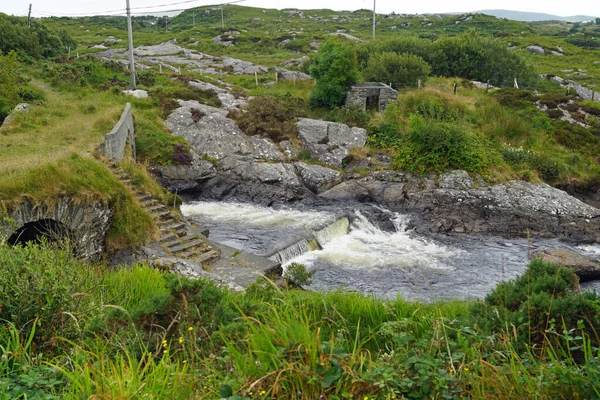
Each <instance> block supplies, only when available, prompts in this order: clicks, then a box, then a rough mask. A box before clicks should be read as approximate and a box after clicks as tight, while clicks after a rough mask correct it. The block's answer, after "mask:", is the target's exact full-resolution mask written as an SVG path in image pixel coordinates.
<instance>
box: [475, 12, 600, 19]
mask: <svg viewBox="0 0 600 400" xmlns="http://www.w3.org/2000/svg"><path fill="white" fill-rule="evenodd" d="M477 12H478V13H481V14H487V15H492V16H494V17H497V18H506V19H512V20H514V21H525V22H534V21H568V22H582V21H593V20H594V19H596V17H590V16H588V15H574V16H572V17H559V16H558V15H552V14H544V13H534V12H525V11H511V10H480V11H477Z"/></svg>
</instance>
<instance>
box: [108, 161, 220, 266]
mask: <svg viewBox="0 0 600 400" xmlns="http://www.w3.org/2000/svg"><path fill="white" fill-rule="evenodd" d="M109 168H110V170H111V171H112V173H113V174H114V175H115V176H116V177H117V178H118V179H119V181H121V182H122V183H123V184H124V185H125V186H126V187H127V188H128V189H129V190H130V191H131V192H132V193H133V194H134V196H135V198H136V200H137V201H138V202H139V203H140V206H141V207H142V208H143V209H144V210H145V211H147V212H148V213H149V214H150V215H151V216H152V218H153V219H154V222H155V223H156V225H157V226H158V229H159V232H160V239H159V243H160V244H161V246H162V247H163V249H165V251H167V252H168V253H169V254H171V255H173V256H176V257H179V258H187V259H190V260H193V261H195V262H197V263H200V264H208V263H211V262H213V261H216V260H218V259H219V258H220V257H221V250H220V249H215V248H213V247H211V246H210V245H209V244H208V243H207V242H206V237H204V236H201V235H198V234H191V233H189V232H188V227H187V226H186V224H185V223H183V222H180V221H178V220H177V219H176V218H175V217H173V215H172V214H171V210H169V208H168V207H166V206H165V205H164V204H162V203H161V202H160V201H158V200H156V199H155V198H154V197H152V195H151V194H150V193H147V192H144V191H142V190H140V189H139V188H137V187H135V186H133V184H132V183H131V180H130V179H129V176H128V174H127V173H126V172H125V171H123V170H122V169H121V168H120V167H119V166H117V165H114V164H111V165H109Z"/></svg>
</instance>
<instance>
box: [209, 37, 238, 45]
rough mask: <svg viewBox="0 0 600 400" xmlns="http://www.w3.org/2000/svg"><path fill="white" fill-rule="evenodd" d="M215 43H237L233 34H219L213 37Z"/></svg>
mask: <svg viewBox="0 0 600 400" xmlns="http://www.w3.org/2000/svg"><path fill="white" fill-rule="evenodd" d="M212 41H213V43H216V44H220V45H221V46H226V47H229V46H233V45H235V37H233V36H231V35H219V36H215V37H214V38H212Z"/></svg>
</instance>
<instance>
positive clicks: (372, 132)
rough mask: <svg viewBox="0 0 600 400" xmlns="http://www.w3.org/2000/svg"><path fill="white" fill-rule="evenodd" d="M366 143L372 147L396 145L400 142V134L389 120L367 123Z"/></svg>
mask: <svg viewBox="0 0 600 400" xmlns="http://www.w3.org/2000/svg"><path fill="white" fill-rule="evenodd" d="M367 132H368V134H369V135H368V136H367V144H368V145H369V146H372V147H379V148H385V147H397V146H399V145H400V144H401V143H402V134H401V133H400V132H398V130H397V129H396V127H395V126H394V125H393V124H391V123H389V122H380V123H378V124H373V125H369V128H368V130H367Z"/></svg>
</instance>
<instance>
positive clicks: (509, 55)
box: [426, 32, 536, 86]
mask: <svg viewBox="0 0 600 400" xmlns="http://www.w3.org/2000/svg"><path fill="white" fill-rule="evenodd" d="M432 50H433V51H432V52H431V57H429V58H426V60H427V61H428V62H429V64H430V65H431V66H432V68H433V74H434V75H441V76H448V77H455V76H458V77H461V78H467V79H474V80H478V81H481V82H487V81H488V80H489V81H490V83H491V84H492V85H494V86H509V85H512V83H513V80H514V79H515V78H517V79H518V81H519V83H520V84H521V85H527V84H533V83H534V82H535V80H536V79H535V73H534V71H533V68H532V67H531V66H529V65H527V64H526V63H525V61H524V60H523V59H521V57H520V56H519V55H518V54H517V53H515V52H513V51H511V50H509V49H508V47H507V46H506V44H505V43H504V42H502V41H501V40H498V39H492V38H488V37H485V36H481V35H478V34H476V33H474V32H470V33H466V34H463V35H460V36H451V37H443V38H441V39H438V40H437V41H436V42H434V43H433V45H432Z"/></svg>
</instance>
